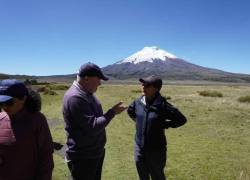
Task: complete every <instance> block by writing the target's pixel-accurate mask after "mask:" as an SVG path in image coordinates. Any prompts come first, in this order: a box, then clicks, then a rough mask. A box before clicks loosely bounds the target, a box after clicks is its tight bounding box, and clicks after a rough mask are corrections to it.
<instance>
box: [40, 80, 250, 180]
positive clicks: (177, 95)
mask: <svg viewBox="0 0 250 180" xmlns="http://www.w3.org/2000/svg"><path fill="white" fill-rule="evenodd" d="M139 89H140V86H137V85H103V86H102V87H101V88H99V90H98V92H97V94H96V95H97V97H98V98H99V99H100V101H101V102H102V104H103V109H104V111H106V110H107V109H108V108H110V107H111V106H113V105H114V104H115V103H117V102H118V101H123V102H124V103H125V104H127V105H128V104H129V103H130V102H131V101H132V100H134V99H135V98H137V97H138V96H140V93H139ZM206 89H210V90H211V91H218V92H223V97H221V98H213V97H203V96H200V95H199V94H198V93H197V91H206ZM56 92H57V93H58V95H56V96H50V95H42V100H43V106H42V112H43V113H44V114H45V115H46V116H47V118H48V119H49V124H50V128H51V132H52V135H53V138H54V140H55V141H58V142H61V143H65V138H66V137H65V132H64V129H63V128H64V125H63V120H62V113H61V107H62V98H63V94H64V92H65V91H63V90H61V91H56ZM249 94H250V87H248V86H226V85H224V86H212V85H209V86H202V85H200V86H197V85H196V86H191V85H189V86H187V85H186V86H184V85H183V86H182V85H169V86H163V89H162V95H163V96H165V97H167V96H168V97H171V99H170V100H169V102H170V103H172V104H174V105H175V106H177V107H178V108H179V109H180V110H181V111H182V112H183V113H184V114H185V115H186V116H187V118H188V123H187V124H186V125H185V126H183V127H180V128H177V129H169V130H166V134H167V139H168V159H167V167H166V169H165V172H166V175H167V177H168V179H169V180H176V179H177V180H200V179H202V180H203V179H204V180H222V179H223V180H231V179H236V180H249V179H250V131H249V129H250V104H249V103H240V102H239V101H238V98H239V95H240V96H247V95H249ZM134 131H135V128H134V123H133V122H132V121H131V120H130V119H129V117H128V116H127V114H126V113H122V114H120V115H118V116H116V117H115V118H114V119H113V120H112V121H111V123H110V125H109V126H108V127H107V138H108V141H107V144H106V157H105V161H104V167H103V179H104V180H130V179H131V180H134V179H138V177H137V173H136V168H135V164H134V158H133V146H134ZM54 158H55V169H54V174H53V179H58V180H61V179H62V180H63V179H68V177H69V171H68V169H67V166H66V164H65V163H64V160H63V157H62V154H60V153H59V152H56V153H55V155H54Z"/></svg>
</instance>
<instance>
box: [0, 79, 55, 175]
mask: <svg viewBox="0 0 250 180" xmlns="http://www.w3.org/2000/svg"><path fill="white" fill-rule="evenodd" d="M0 109H1V112H0V179H3V180H19V179H20V180H24V179H25V180H26V179H27V180H31V179H32V180H34V179H36V180H51V178H52V170H53V167H54V163H53V156H52V155H53V144H52V138H51V134H50V130H49V127H48V124H47V121H46V118H45V116H44V115H43V114H42V113H41V112H40V109H41V99H40V96H39V94H37V93H36V92H34V91H32V90H31V89H27V88H26V86H25V85H24V84H23V83H22V82H21V81H18V80H13V79H8V80H2V81H0Z"/></svg>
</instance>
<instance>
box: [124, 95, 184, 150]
mask: <svg viewBox="0 0 250 180" xmlns="http://www.w3.org/2000/svg"><path fill="white" fill-rule="evenodd" d="M127 112H128V115H129V116H130V117H131V118H132V119H133V120H134V121H135V122H136V134H135V142H136V145H137V146H139V147H140V148H147V149H156V148H157V149H158V148H164V147H165V146H166V137H165V132H164V129H167V128H169V127H171V128H177V127H179V126H182V125H183V124H185V123H186V121H187V119H186V118H185V116H184V115H183V114H182V113H181V112H180V111H179V110H178V109H177V108H175V107H173V106H172V105H171V104H170V103H168V102H167V101H166V99H165V98H164V97H162V96H161V95H160V93H159V94H157V96H156V98H155V99H154V101H153V102H152V103H151V105H149V104H147V103H146V101H145V96H141V97H140V98H138V99H136V100H135V101H134V102H132V103H131V105H130V106H129V108H128V110H127Z"/></svg>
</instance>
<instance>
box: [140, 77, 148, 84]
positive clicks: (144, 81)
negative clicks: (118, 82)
mask: <svg viewBox="0 0 250 180" xmlns="http://www.w3.org/2000/svg"><path fill="white" fill-rule="evenodd" d="M139 81H140V82H141V83H149V82H148V81H146V80H145V79H143V78H140V79H139Z"/></svg>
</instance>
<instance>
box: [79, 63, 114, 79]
mask: <svg viewBox="0 0 250 180" xmlns="http://www.w3.org/2000/svg"><path fill="white" fill-rule="evenodd" d="M78 76H80V77H84V76H97V77H99V78H100V79H102V80H104V81H107V80H109V78H108V77H106V76H105V75H104V74H103V73H102V70H101V68H99V66H97V65H96V64H93V63H90V62H88V63H86V64H83V65H82V66H81V67H80V69H79V72H78Z"/></svg>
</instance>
